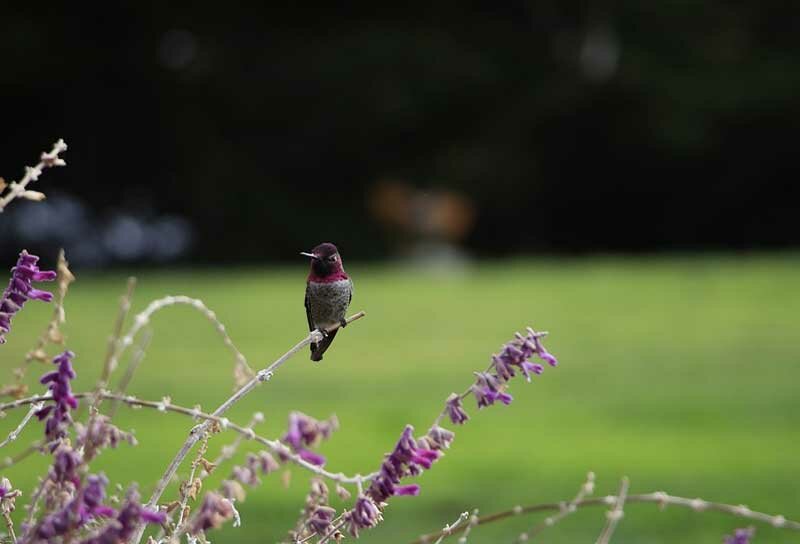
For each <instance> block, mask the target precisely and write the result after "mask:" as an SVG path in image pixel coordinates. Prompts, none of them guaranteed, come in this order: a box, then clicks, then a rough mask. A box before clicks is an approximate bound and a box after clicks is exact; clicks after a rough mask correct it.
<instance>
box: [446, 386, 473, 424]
mask: <svg viewBox="0 0 800 544" xmlns="http://www.w3.org/2000/svg"><path fill="white" fill-rule="evenodd" d="M447 415H448V416H449V417H450V421H452V422H453V424H454V425H463V424H464V423H466V422H467V421H468V420H469V416H468V415H467V413H466V412H465V411H464V408H463V407H462V405H461V396H460V395H459V394H458V393H453V394H451V395H450V396H449V397H447Z"/></svg>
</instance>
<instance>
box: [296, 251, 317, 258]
mask: <svg viewBox="0 0 800 544" xmlns="http://www.w3.org/2000/svg"><path fill="white" fill-rule="evenodd" d="M300 255H302V256H303V257H311V258H312V259H316V258H317V256H316V255H314V254H313V253H306V252H305V251H301V252H300Z"/></svg>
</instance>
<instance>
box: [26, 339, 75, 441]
mask: <svg viewBox="0 0 800 544" xmlns="http://www.w3.org/2000/svg"><path fill="white" fill-rule="evenodd" d="M74 356H75V354H74V353H72V352H71V351H65V352H64V353H62V354H61V355H58V356H56V357H55V358H53V364H55V365H58V369H57V370H54V371H52V372H48V373H47V374H45V375H44V376H42V378H41V379H40V380H39V381H40V382H41V383H42V384H49V385H48V389H50V393H51V394H52V396H53V400H54V401H55V404H54V405H50V406H45V407H44V408H42V409H41V410H39V411H38V412H36V417H38V418H39V420H43V419H45V418H48V416H49V419H47V423H46V424H45V436H47V438H48V440H56V439H58V438H63V437H65V436H66V435H67V427H68V426H69V424H70V423H71V422H72V416H71V415H70V410H74V409H75V408H77V407H78V399H76V398H75V397H74V396H73V395H72V386H71V384H70V382H71V380H73V379H74V378H75V371H74V370H73V369H72V358H73V357H74Z"/></svg>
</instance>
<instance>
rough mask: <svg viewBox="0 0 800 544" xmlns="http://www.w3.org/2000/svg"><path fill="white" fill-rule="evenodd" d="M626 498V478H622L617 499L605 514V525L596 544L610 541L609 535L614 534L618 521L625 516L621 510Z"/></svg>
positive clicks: (605, 543) (606, 543)
mask: <svg viewBox="0 0 800 544" xmlns="http://www.w3.org/2000/svg"><path fill="white" fill-rule="evenodd" d="M627 496H628V477H627V476H623V477H622V480H620V483H619V492H618V493H617V499H616V500H615V501H614V508H612V509H611V510H609V511H608V512H606V525H605V527H603V531H602V532H601V533H600V536H599V537H597V543H596V544H608V542H609V541H610V540H611V535H613V534H614V529H616V528H617V524H618V523H619V520H621V519H622V516H623V515H624V514H625V511H624V510H623V508H624V507H625V498H626V497H627Z"/></svg>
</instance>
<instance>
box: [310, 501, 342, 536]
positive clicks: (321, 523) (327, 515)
mask: <svg viewBox="0 0 800 544" xmlns="http://www.w3.org/2000/svg"><path fill="white" fill-rule="evenodd" d="M335 516H336V510H334V509H333V508H331V507H330V506H317V509H316V510H314V513H313V514H311V517H310V518H309V519H308V526H309V527H310V528H311V529H312V530H313V531H314V532H315V533H317V534H318V535H324V534H326V533H327V532H328V530H329V529H330V527H331V522H333V518H334V517H335Z"/></svg>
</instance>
